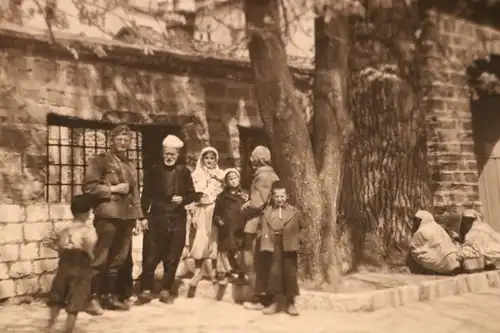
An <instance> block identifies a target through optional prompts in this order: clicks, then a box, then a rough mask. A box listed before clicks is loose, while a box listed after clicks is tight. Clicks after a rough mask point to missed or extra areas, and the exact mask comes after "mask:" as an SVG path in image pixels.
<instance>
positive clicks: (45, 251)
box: [39, 244, 58, 259]
mask: <svg viewBox="0 0 500 333" xmlns="http://www.w3.org/2000/svg"><path fill="white" fill-rule="evenodd" d="M57 256H58V253H57V251H55V250H53V249H51V248H49V247H46V246H43V245H42V244H40V257H39V258H43V259H48V258H57Z"/></svg>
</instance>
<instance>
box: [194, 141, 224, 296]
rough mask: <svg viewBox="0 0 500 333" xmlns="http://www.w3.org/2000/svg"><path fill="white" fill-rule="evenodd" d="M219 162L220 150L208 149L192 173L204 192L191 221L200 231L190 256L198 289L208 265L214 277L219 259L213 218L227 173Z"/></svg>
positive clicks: (198, 189)
mask: <svg viewBox="0 0 500 333" xmlns="http://www.w3.org/2000/svg"><path fill="white" fill-rule="evenodd" d="M218 162H219V152H218V151H217V149H215V148H213V147H206V148H204V149H203V150H202V151H201V153H200V156H199V158H198V162H197V163H196V168H195V170H194V171H193V172H192V174H191V177H192V178H193V183H194V188H195V190H196V192H201V193H203V195H202V197H201V199H200V200H199V201H198V202H197V203H196V204H195V207H194V211H193V212H192V218H191V224H192V225H193V226H194V227H195V228H196V233H195V237H194V240H193V244H192V247H191V252H190V257H192V258H193V259H194V260H195V272H194V276H193V278H192V279H191V281H190V286H191V287H192V288H196V286H197V285H198V282H200V280H201V278H202V275H203V272H202V268H203V266H204V264H205V267H206V269H207V270H208V271H209V272H210V273H211V275H212V274H213V270H214V268H215V267H214V266H215V261H216V259H217V244H216V239H217V235H215V233H214V232H213V230H212V218H213V213H214V206H215V200H216V199H217V196H218V195H219V193H221V192H222V190H223V188H224V185H223V184H224V171H223V170H221V169H220V168H219V165H218ZM212 277H213V278H214V277H215V276H212Z"/></svg>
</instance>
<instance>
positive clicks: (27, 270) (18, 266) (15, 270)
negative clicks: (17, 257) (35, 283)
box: [9, 261, 34, 279]
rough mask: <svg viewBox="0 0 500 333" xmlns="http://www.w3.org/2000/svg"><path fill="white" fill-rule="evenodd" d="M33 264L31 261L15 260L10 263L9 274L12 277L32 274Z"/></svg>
mask: <svg viewBox="0 0 500 333" xmlns="http://www.w3.org/2000/svg"><path fill="white" fill-rule="evenodd" d="M33 273H34V272H33V264H32V263H31V261H16V262H14V263H12V265H11V266H10V270H9V276H10V277H11V278H13V279H19V278H22V277H26V276H30V275H33Z"/></svg>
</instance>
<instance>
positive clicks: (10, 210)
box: [0, 205, 26, 223]
mask: <svg viewBox="0 0 500 333" xmlns="http://www.w3.org/2000/svg"><path fill="white" fill-rule="evenodd" d="M0 212H1V214H0V222H10V223H12V222H22V221H24V220H25V218H26V214H25V210H24V207H21V206H19V205H0Z"/></svg>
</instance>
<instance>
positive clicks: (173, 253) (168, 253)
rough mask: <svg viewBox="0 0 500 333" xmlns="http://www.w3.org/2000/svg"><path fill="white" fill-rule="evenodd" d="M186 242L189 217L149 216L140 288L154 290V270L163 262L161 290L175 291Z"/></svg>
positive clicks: (144, 240)
mask: <svg viewBox="0 0 500 333" xmlns="http://www.w3.org/2000/svg"><path fill="white" fill-rule="evenodd" d="M185 243H186V220H185V219H184V218H172V217H171V216H166V215H152V216H150V217H149V218H148V230H147V231H146V232H145V233H144V237H143V247H142V250H143V262H142V275H141V289H142V290H143V291H145V290H150V291H151V290H153V287H154V280H155V270H156V268H157V267H158V264H159V263H160V262H162V263H163V281H162V290H167V291H172V287H173V284H174V282H175V273H176V271H177V266H179V262H180V260H181V256H182V250H183V249H184V246H185Z"/></svg>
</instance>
